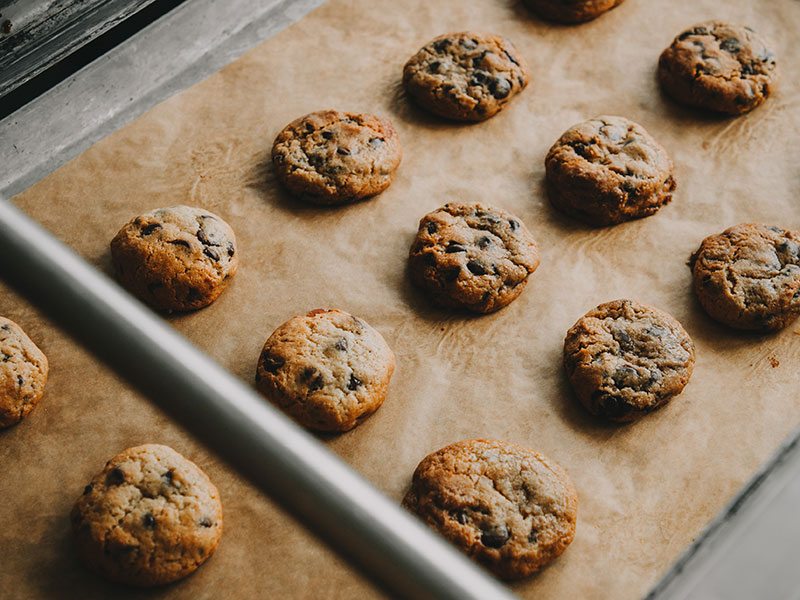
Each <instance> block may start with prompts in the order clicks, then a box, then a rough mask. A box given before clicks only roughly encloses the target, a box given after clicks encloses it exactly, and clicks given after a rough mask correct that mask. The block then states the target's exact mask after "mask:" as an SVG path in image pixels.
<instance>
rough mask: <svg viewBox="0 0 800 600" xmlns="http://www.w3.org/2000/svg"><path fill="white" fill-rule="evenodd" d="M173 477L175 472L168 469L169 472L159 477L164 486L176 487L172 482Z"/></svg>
mask: <svg viewBox="0 0 800 600" xmlns="http://www.w3.org/2000/svg"><path fill="white" fill-rule="evenodd" d="M174 475H175V470H174V469H170V470H169V471H167V472H166V473H164V474H163V475H161V482H162V483H164V485H168V486H170V487H176V486H175V482H174V481H173V480H172V478H173V476H174Z"/></svg>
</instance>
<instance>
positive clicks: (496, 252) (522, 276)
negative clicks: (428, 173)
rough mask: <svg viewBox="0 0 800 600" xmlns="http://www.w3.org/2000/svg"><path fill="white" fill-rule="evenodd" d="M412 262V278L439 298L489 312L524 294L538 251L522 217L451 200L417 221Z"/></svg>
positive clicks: (435, 298) (486, 206) (536, 261)
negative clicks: (417, 229)
mask: <svg viewBox="0 0 800 600" xmlns="http://www.w3.org/2000/svg"><path fill="white" fill-rule="evenodd" d="M408 261H409V272H410V275H411V280H412V281H413V282H414V283H415V284H416V285H418V286H420V287H421V288H423V289H424V290H426V291H427V292H428V295H429V296H430V297H431V298H432V299H433V300H434V301H435V302H436V303H438V304H441V305H442V306H448V307H455V308H465V309H467V310H471V311H473V312H478V313H488V312H493V311H496V310H499V309H501V308H503V307H504V306H506V305H507V304H509V303H510V302H511V301H512V300H514V299H515V298H516V297H517V296H519V295H520V294H521V293H522V290H523V289H525V284H526V283H527V282H528V276H529V275H530V274H531V273H533V272H534V271H535V270H536V267H538V266H539V250H538V248H537V246H536V242H535V241H534V239H533V236H532V235H531V233H530V232H529V231H528V229H527V228H526V227H525V225H524V224H523V223H522V221H521V220H520V219H519V218H518V217H515V216H514V215H512V214H509V213H507V212H505V211H503V210H500V209H499V208H494V207H492V206H488V205H485V204H479V203H477V202H473V203H460V202H450V203H448V204H445V205H444V206H443V207H442V208H440V209H438V210H435V211H433V212H432V213H428V214H427V215H425V216H424V217H423V218H422V220H421V221H420V222H419V231H418V232H417V237H416V238H415V239H414V243H413V244H412V245H411V251H410V253H409V258H408Z"/></svg>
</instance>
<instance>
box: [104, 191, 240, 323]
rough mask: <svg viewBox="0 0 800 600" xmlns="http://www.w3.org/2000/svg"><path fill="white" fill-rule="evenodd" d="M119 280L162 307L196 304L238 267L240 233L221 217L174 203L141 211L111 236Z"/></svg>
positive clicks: (195, 306)
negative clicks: (238, 239) (238, 237)
mask: <svg viewBox="0 0 800 600" xmlns="http://www.w3.org/2000/svg"><path fill="white" fill-rule="evenodd" d="M111 257H112V259H113V260H114V266H115V267H116V270H117V277H118V279H119V282H120V283H121V284H122V286H123V287H124V288H126V289H127V290H128V291H129V292H131V293H132V294H133V295H135V296H137V297H138V298H139V299H140V300H142V301H143V302H146V303H147V304H149V305H150V306H152V307H153V308H155V309H157V310H162V311H166V312H172V311H176V310H177V311H187V310H196V309H198V308H203V307H204V306H208V305H209V304H211V303H212V302H213V301H214V300H216V299H217V297H219V295H220V294H221V293H222V291H223V290H224V289H225V287H226V286H227V285H228V279H230V278H231V277H233V275H234V274H235V273H236V268H237V267H238V264H239V256H238V254H237V250H236V237H235V236H234V234H233V230H232V229H231V228H230V226H229V225H228V224H227V223H226V222H225V221H223V220H222V218H221V217H219V216H217V215H215V214H214V213H211V212H209V211H207V210H203V209H201V208H194V207H191V206H171V207H169V208H160V209H158V210H153V211H150V212H146V213H144V214H142V215H139V216H138V217H136V218H135V219H133V220H132V221H131V222H130V223H128V224H127V225H125V227H123V228H122V229H120V231H119V233H117V235H116V236H115V237H114V239H113V240H112V241H111Z"/></svg>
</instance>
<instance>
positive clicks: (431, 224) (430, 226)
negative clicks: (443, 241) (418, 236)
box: [428, 221, 439, 234]
mask: <svg viewBox="0 0 800 600" xmlns="http://www.w3.org/2000/svg"><path fill="white" fill-rule="evenodd" d="M437 229H439V227H438V226H437V225H436V223H434V222H433V221H428V233H430V234H432V233H436V230H437Z"/></svg>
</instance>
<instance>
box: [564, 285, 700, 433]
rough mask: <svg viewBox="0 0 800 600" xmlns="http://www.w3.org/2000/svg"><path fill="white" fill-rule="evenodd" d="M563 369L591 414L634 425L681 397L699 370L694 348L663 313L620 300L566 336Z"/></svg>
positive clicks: (589, 315)
mask: <svg viewBox="0 0 800 600" xmlns="http://www.w3.org/2000/svg"><path fill="white" fill-rule="evenodd" d="M564 368H565V369H566V371H567V376H568V377H569V382H570V383H571V384H572V389H573V390H575V395H576V396H577V397H578V400H580V401H581V403H582V404H583V405H584V406H585V407H586V409H587V410H588V411H589V412H590V413H592V414H593V415H597V416H599V417H604V418H606V419H608V420H610V421H616V422H620V423H622V422H629V421H635V420H636V419H638V418H639V417H641V416H643V415H645V414H647V413H649V412H651V411H653V410H655V409H657V408H659V407H660V406H663V405H664V404H665V403H666V402H667V401H668V400H669V399H670V398H672V397H673V396H676V395H677V394H680V393H681V391H682V390H683V388H684V386H685V385H686V384H687V383H688V381H689V377H691V375H692V370H693V369H694V343H693V342H692V340H691V338H690V337H689V334H688V333H686V331H685V330H684V329H683V327H682V326H681V324H680V323H678V321H676V320H675V319H674V318H673V317H671V316H670V315H668V314H667V313H665V312H664V311H663V310H659V309H657V308H653V307H652V306H647V305H645V304H639V303H638V302H633V301H631V300H615V301H614V302H607V303H605V304H601V305H600V306H598V307H597V308H594V309H592V310H590V311H589V312H588V313H586V314H585V315H584V316H583V317H581V318H580V319H579V320H578V322H577V323H575V325H573V326H572V328H571V329H570V330H569V331H568V332H567V337H566V339H565V340H564Z"/></svg>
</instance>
